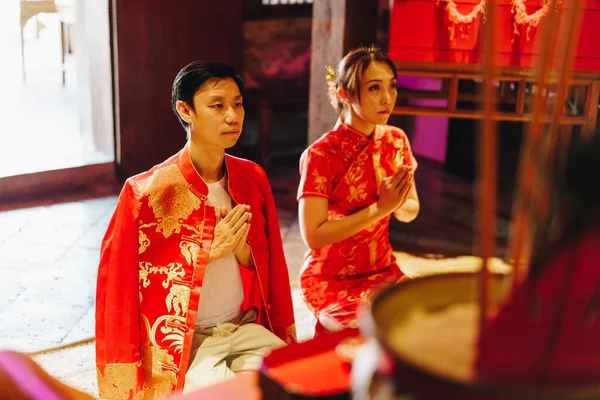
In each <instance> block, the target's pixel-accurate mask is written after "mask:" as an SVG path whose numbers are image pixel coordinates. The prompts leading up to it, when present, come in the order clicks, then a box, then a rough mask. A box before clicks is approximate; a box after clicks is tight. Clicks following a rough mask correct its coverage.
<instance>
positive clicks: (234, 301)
mask: <svg viewBox="0 0 600 400" xmlns="http://www.w3.org/2000/svg"><path fill="white" fill-rule="evenodd" d="M207 185H208V199H207V200H206V204H207V205H209V206H212V207H226V208H227V210H228V211H231V208H232V206H231V197H230V196H229V193H227V180H226V177H225V176H223V179H221V180H220V181H219V182H215V183H207ZM243 300H244V288H243V286H242V277H241V275H240V267H239V264H238V261H237V258H236V257H235V255H234V254H233V253H231V254H229V255H227V256H225V257H223V258H220V259H218V260H215V261H213V262H211V263H209V264H208V265H207V266H206V272H205V273H204V280H203V281H202V288H201V289H200V304H199V305H198V315H197V316H196V325H198V326H202V327H207V326H215V325H216V324H218V323H220V322H227V321H230V320H231V319H233V318H234V317H236V316H237V315H238V314H239V312H240V307H241V305H242V301H243Z"/></svg>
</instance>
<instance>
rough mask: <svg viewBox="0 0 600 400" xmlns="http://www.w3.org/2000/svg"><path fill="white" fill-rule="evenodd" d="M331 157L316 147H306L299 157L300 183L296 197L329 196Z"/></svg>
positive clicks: (330, 189)
mask: <svg viewBox="0 0 600 400" xmlns="http://www.w3.org/2000/svg"><path fill="white" fill-rule="evenodd" d="M331 168H332V167H331V159H329V160H328V158H327V154H326V153H325V152H324V151H323V150H321V149H317V148H308V149H307V150H305V151H304V153H303V154H302V156H301V158H300V185H299V186H298V196H297V199H298V200H300V198H302V197H304V196H319V197H325V198H329V195H330V194H331V191H332V180H333V179H332V178H333V174H332V172H331Z"/></svg>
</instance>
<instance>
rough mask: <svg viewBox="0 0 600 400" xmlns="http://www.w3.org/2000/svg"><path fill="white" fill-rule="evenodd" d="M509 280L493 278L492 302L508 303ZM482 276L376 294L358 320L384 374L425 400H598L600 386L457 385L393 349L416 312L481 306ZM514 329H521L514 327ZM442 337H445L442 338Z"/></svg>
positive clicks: (432, 279)
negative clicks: (396, 333) (396, 334)
mask: <svg viewBox="0 0 600 400" xmlns="http://www.w3.org/2000/svg"><path fill="white" fill-rule="evenodd" d="M508 281H509V277H508V276H507V275H501V274H493V275H492V284H491V290H492V297H493V299H494V301H496V302H499V301H501V299H502V298H503V297H504V296H503V293H505V289H506V288H507V283H508ZM478 285H479V275H478V274H476V273H455V274H445V275H433V276H428V277H424V278H419V279H413V280H409V281H404V282H400V283H398V284H395V285H392V286H389V287H387V288H385V289H383V290H382V291H381V292H380V293H378V294H377V295H376V296H375V297H374V299H373V301H372V303H371V304H370V305H369V306H367V307H365V308H364V309H363V310H362V312H361V313H360V315H359V326H360V330H361V333H362V334H363V335H365V336H371V337H374V338H375V340H376V342H377V343H378V345H379V346H380V348H381V351H380V353H381V354H382V357H380V360H378V370H379V373H380V374H386V375H387V376H388V378H389V379H391V381H392V382H393V384H394V386H395V389H396V391H397V392H398V393H400V392H409V393H411V394H412V395H413V396H415V398H418V399H421V398H422V399H427V400H592V399H595V400H597V399H600V385H595V386H593V387H517V386H507V385H500V384H494V383H490V382H483V381H477V380H474V381H472V382H471V381H466V382H465V381H462V382H461V381H459V380H456V379H453V378H451V377H448V376H441V375H440V374H438V373H436V372H434V371H433V370H432V369H428V368H426V367H423V366H419V365H415V363H414V362H412V361H411V360H410V357H407V355H406V354H402V353H400V352H399V351H398V350H395V349H394V346H392V345H391V343H390V336H391V335H390V333H391V332H392V331H393V328H394V327H396V326H398V324H401V323H403V322H405V321H406V318H407V316H408V315H409V313H410V312H411V310H414V309H416V308H423V309H425V310H426V311H435V310H441V309H444V308H446V307H448V306H450V305H453V304H459V303H474V302H477V293H478ZM515 329H518V328H517V327H515ZM442 334H443V333H442Z"/></svg>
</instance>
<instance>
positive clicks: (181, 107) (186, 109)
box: [175, 100, 194, 125]
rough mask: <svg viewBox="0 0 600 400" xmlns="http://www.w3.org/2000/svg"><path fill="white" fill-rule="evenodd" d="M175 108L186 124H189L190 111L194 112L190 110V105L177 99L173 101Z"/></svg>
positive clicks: (190, 119) (190, 120) (190, 121)
mask: <svg viewBox="0 0 600 400" xmlns="http://www.w3.org/2000/svg"><path fill="white" fill-rule="evenodd" d="M175 109H177V113H178V114H179V116H180V117H181V119H183V120H184V121H185V122H187V123H188V125H191V123H192V113H193V112H194V110H192V107H190V105H189V104H188V103H186V102H185V101H182V100H178V101H177V103H175Z"/></svg>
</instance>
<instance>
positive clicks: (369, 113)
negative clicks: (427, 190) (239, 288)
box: [298, 47, 419, 335]
mask: <svg viewBox="0 0 600 400" xmlns="http://www.w3.org/2000/svg"><path fill="white" fill-rule="evenodd" d="M396 76H397V74H396V68H395V66H394V63H393V62H392V61H391V60H390V59H389V58H388V57H387V56H386V55H385V54H384V53H383V52H381V51H380V50H379V49H376V48H374V47H369V48H358V49H355V50H353V51H351V52H350V53H348V54H347V55H346V56H345V57H344V59H343V60H342V61H341V62H340V64H339V67H338V70H337V72H335V71H333V69H331V68H330V67H328V77H327V80H328V83H329V86H330V96H331V98H332V105H334V107H336V109H337V111H338V113H339V115H340V118H339V120H338V122H337V124H336V125H335V127H334V128H333V130H331V131H329V132H327V133H325V134H324V135H323V136H322V137H321V138H319V139H318V140H317V141H316V142H315V143H313V144H312V145H311V146H309V147H308V149H306V150H305V151H304V153H303V154H302V157H301V159H300V175H301V180H300V187H299V188H298V201H299V220H300V230H301V232H302V237H303V239H304V242H305V243H306V244H307V246H308V247H309V250H308V252H307V253H306V255H305V257H304V263H303V266H302V269H301V272H300V286H301V288H302V295H303V298H304V301H305V302H306V304H307V305H308V307H309V308H310V309H311V311H312V312H313V313H314V314H315V316H316V318H317V325H316V332H315V334H317V335H318V334H320V333H323V332H324V331H335V330H339V329H343V328H346V327H355V326H356V309H357V306H358V304H359V303H360V302H361V300H363V299H367V298H368V296H369V294H370V293H371V292H372V291H373V289H374V288H376V287H379V286H380V285H382V284H384V283H392V282H397V281H399V280H402V279H405V277H404V275H403V273H402V271H401V270H400V268H399V267H398V265H397V264H396V259H395V257H394V255H393V253H392V246H391V244H390V241H389V237H388V226H389V221H390V218H391V216H392V215H394V216H395V218H397V219H398V220H400V221H402V222H411V221H412V220H414V219H415V218H416V216H417V214H418V213H419V199H418V196H417V190H416V187H415V183H414V179H413V178H414V172H415V170H416V168H417V162H416V160H415V158H414V156H413V154H412V152H411V150H410V144H409V142H408V138H407V137H406V134H405V133H404V132H403V131H402V130H401V129H399V128H396V127H393V126H389V125H386V123H387V121H388V119H389V117H390V115H391V112H392V110H393V108H394V105H395V103H396V97H397V89H396Z"/></svg>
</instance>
